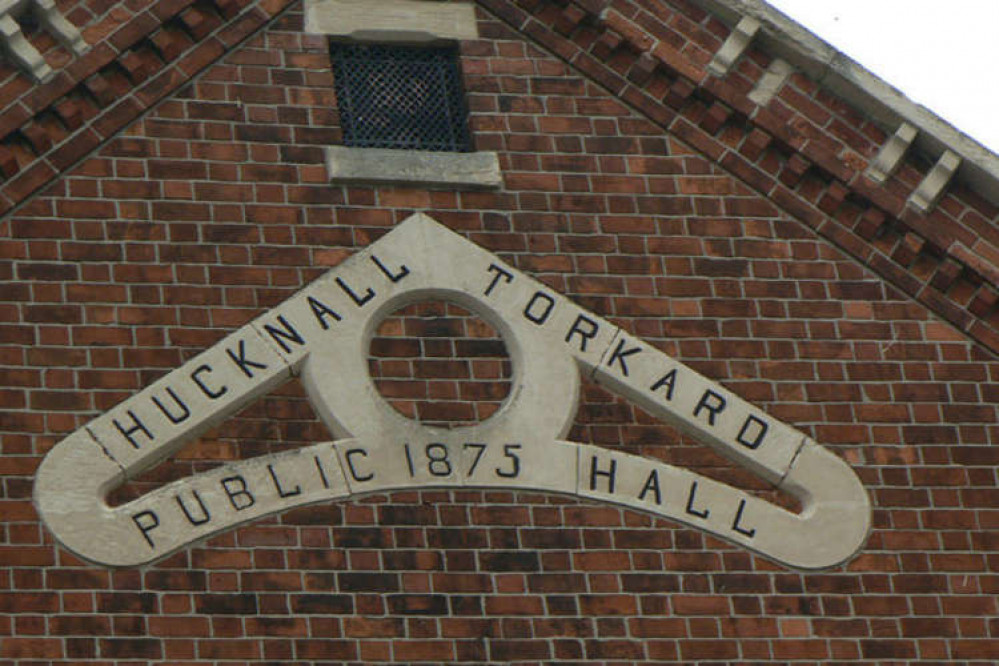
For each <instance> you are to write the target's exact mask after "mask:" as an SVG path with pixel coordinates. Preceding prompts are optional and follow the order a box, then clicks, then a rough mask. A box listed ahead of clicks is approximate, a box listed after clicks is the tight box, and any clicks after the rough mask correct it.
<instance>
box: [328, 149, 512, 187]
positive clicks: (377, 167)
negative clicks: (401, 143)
mask: <svg viewBox="0 0 999 666" xmlns="http://www.w3.org/2000/svg"><path fill="white" fill-rule="evenodd" d="M326 168H327V172H328V173H329V177H330V181H331V182H333V183H345V184H360V185H365V184H369V185H370V184H375V185H378V184H389V185H419V186H425V187H467V188H470V189H496V188H499V187H501V186H502V185H503V176H502V174H501V173H500V166H499V157H498V156H497V154H496V153H494V152H476V153H448V152H431V151H423V150H394V149H389V148H356V147H351V146H328V147H327V148H326Z"/></svg>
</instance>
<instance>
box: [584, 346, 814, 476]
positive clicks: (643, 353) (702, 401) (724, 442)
mask: <svg viewBox="0 0 999 666" xmlns="http://www.w3.org/2000/svg"><path fill="white" fill-rule="evenodd" d="M594 379H596V381H597V382H598V383H600V384H602V385H604V386H607V387H608V388H610V389H611V390H612V391H614V392H615V393H618V394H620V395H623V396H625V397H626V398H628V399H629V400H630V401H632V402H634V403H635V404H637V405H639V406H641V407H642V409H644V410H645V411H647V412H649V413H650V414H652V415H653V416H655V417H657V418H661V419H663V420H664V421H666V422H668V423H671V424H673V425H675V426H676V427H678V428H680V429H681V430H683V431H684V432H685V433H687V434H689V435H691V436H693V437H695V438H696V439H697V440H699V441H701V442H703V443H705V444H707V445H709V446H711V447H712V448H713V449H715V450H716V451H718V453H720V454H721V455H723V456H725V457H726V458H729V459H730V460H733V461H735V462H736V463H738V464H739V465H742V466H744V467H747V468H749V469H751V470H752V471H753V472H754V473H756V474H758V475H759V476H761V477H762V478H764V479H766V480H767V481H769V482H771V483H774V484H776V483H778V482H779V481H780V480H781V479H782V478H784V475H785V474H786V473H787V470H788V468H789V467H790V465H791V461H792V460H793V459H794V456H795V455H796V454H797V452H798V449H799V448H800V447H801V445H802V443H803V442H804V439H805V436H804V435H803V434H801V433H800V432H797V431H796V430H794V429H793V428H791V427H790V426H788V425H786V424H784V423H782V422H781V421H779V420H778V419H775V418H773V417H772V416H769V415H768V414H766V413H765V412H763V411H762V410H760V409H758V408H756V407H754V406H752V405H750V404H749V403H748V402H746V401H745V400H743V399H742V398H740V397H739V396H737V395H736V394H734V393H733V392H731V391H729V390H728V389H726V388H725V387H724V386H721V385H720V384H718V383H716V382H713V381H711V380H709V379H707V378H706V377H704V376H702V375H700V374H698V373H697V372H695V371H693V370H691V369H690V368H688V367H687V366H685V365H683V364H681V363H679V362H677V361H676V360H674V359H672V358H670V356H669V355H667V354H665V353H664V352H662V351H660V350H658V349H656V348H655V347H653V346H652V345H650V344H648V343H646V342H643V341H642V340H639V339H638V338H634V337H632V336H630V335H628V334H626V333H624V332H622V333H621V334H620V335H619V336H618V338H617V340H616V341H615V343H614V345H613V349H611V350H610V352H609V354H608V355H607V356H606V357H605V359H604V361H603V362H602V363H601V365H600V368H599V369H598V370H597V372H596V374H595V375H594ZM754 445H755V446H754Z"/></svg>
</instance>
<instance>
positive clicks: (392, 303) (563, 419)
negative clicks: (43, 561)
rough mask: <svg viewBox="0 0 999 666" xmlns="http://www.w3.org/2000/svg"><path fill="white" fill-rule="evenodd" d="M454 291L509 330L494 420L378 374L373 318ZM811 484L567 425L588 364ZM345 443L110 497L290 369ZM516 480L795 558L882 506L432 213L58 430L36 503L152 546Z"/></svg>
mask: <svg viewBox="0 0 999 666" xmlns="http://www.w3.org/2000/svg"><path fill="white" fill-rule="evenodd" d="M428 299H443V300H450V301H454V302H455V303H457V304H459V305H461V306H463V307H465V308H467V309H469V310H471V311H473V312H475V313H477V314H479V315H480V316H481V317H482V318H483V319H485V320H486V321H488V322H490V323H492V324H493V325H494V326H495V327H496V328H497V329H498V330H499V331H500V333H501V335H502V336H503V339H504V341H505V343H506V345H507V348H508V350H509V352H510V356H511V358H512V361H513V365H514V367H515V373H514V377H513V389H512V391H511V394H510V397H509V398H508V399H507V401H506V402H505V403H504V404H503V405H502V407H501V408H500V409H499V411H497V412H496V413H495V414H493V415H492V416H491V417H490V418H488V419H486V420H485V421H483V422H481V423H478V424H475V425H472V426H466V427H461V428H454V429H442V428H432V427H427V426H424V425H422V424H420V423H418V422H416V421H412V420H410V419H407V418H406V417H404V416H402V415H401V414H399V413H398V412H396V411H395V410H394V409H393V408H392V407H391V406H390V405H389V404H388V402H387V401H386V400H385V399H384V398H383V397H382V396H381V394H379V392H378V391H377V389H376V388H375V385H374V382H373V381H372V380H371V377H370V376H369V374H368V368H367V357H368V346H369V344H370V340H371V336H372V335H373V333H374V331H375V330H376V329H377V326H378V324H379V322H380V321H381V320H382V319H384V317H386V316H387V315H389V314H391V313H392V312H394V311H396V310H397V309H399V308H401V307H404V306H405V305H408V304H411V303H414V302H418V301H422V300H428ZM581 370H582V371H585V372H587V373H589V374H591V375H592V376H593V377H594V378H595V379H596V380H597V381H598V382H599V383H601V384H603V385H604V386H606V387H607V388H609V389H610V390H611V391H613V392H615V393H617V394H619V395H621V396H623V397H625V398H627V399H629V400H631V401H633V402H634V403H636V404H638V405H639V406H641V407H642V408H643V409H645V410H646V411H648V412H649V413H650V414H652V415H653V416H657V417H659V418H662V419H664V420H666V421H668V422H670V423H672V424H674V425H676V426H677V427H679V428H681V429H683V430H684V431H685V432H688V433H690V434H691V435H693V436H694V437H697V438H699V439H700V440H702V441H704V442H705V443H707V444H708V445H710V446H712V447H714V448H715V449H716V450H717V451H719V452H720V453H722V454H723V455H726V456H728V457H729V458H731V459H732V460H734V461H735V462H736V463H738V464H740V465H743V466H744V467H746V468H748V469H750V470H752V471H753V472H754V473H756V474H757V475H759V476H761V477H762V478H764V479H766V480H768V481H770V482H771V483H773V484H774V485H775V486H778V487H779V488H780V489H781V490H785V491H787V492H789V493H791V494H792V495H794V496H795V497H796V498H798V500H799V501H800V502H801V504H802V506H803V510H802V512H801V513H800V514H795V513H792V512H789V511H787V510H785V509H783V508H781V507H779V506H777V505H774V504H770V503H768V502H766V501H764V500H762V499H760V498H758V497H754V496H753V495H751V494H749V493H747V492H745V491H742V490H739V489H736V488H732V487H729V486H727V485H725V484H722V483H719V482H717V481H713V480H711V479H707V478H705V477H701V476H699V475H698V474H695V473H694V472H691V471H688V470H683V469H679V468H676V467H672V466H670V465H666V464H664V463H662V462H660V461H656V460H650V459H646V458H642V457H639V456H635V455H631V454H627V453H624V452H620V451H613V450H609V449H604V448H600V447H596V446H592V445H587V444H577V443H573V442H565V441H563V440H562V438H563V437H564V435H565V433H566V432H567V431H568V429H569V427H570V426H571V424H572V421H573V416H574V413H575V409H576V403H577V400H578V390H579V372H580V371H581ZM299 373H300V374H301V377H302V380H303V384H304V386H305V388H306V393H307V395H308V397H309V400H310V401H311V402H312V404H313V406H314V407H315V409H316V412H317V413H318V414H319V416H320V418H321V419H322V420H323V421H324V422H325V423H326V424H327V425H328V426H329V428H330V429H331V431H332V432H333V433H334V436H335V437H336V438H337V441H336V442H328V443H324V444H316V445H314V446H310V447H306V448H303V449H299V450H296V451H292V452H285V453H280V454H273V455H265V456H260V457H257V458H253V459H250V460H246V461H240V462H237V463H233V464H230V465H226V466H224V467H221V468H218V469H215V470H211V471H209V472H205V473H202V474H198V475H195V476H193V477H191V478H188V479H183V480H180V481H176V482H174V483H171V484H168V485H166V486H164V487H162V488H160V489H158V490H156V491H154V492H152V493H149V494H147V495H145V496H143V497H141V498H139V499H137V500H135V501H132V502H129V503H127V504H125V505H123V506H120V507H115V508H111V507H109V506H108V505H107V503H106V502H105V499H104V498H105V496H106V494H107V493H108V492H109V491H110V490H112V489H113V488H114V487H115V486H117V485H119V484H120V483H122V482H123V481H124V480H125V479H126V478H129V477H134V476H136V475H138V474H140V473H141V472H143V471H144V470H147V469H149V468H150V467H152V466H153V465H155V464H156V463H157V462H159V461H160V460H162V459H163V458H164V457H166V456H168V455H170V454H171V453H173V452H174V451H176V450H177V448H178V447H180V446H181V445H183V444H184V443H186V442H188V441H190V440H191V439H193V438H194V437H196V436H197V435H198V434H199V433H200V432H202V431H203V430H204V429H205V428H207V427H209V426H211V425H213V424H216V423H218V422H219V421H220V420H221V419H223V418H225V417H226V416H228V415H230V414H232V413H234V412H235V411H236V410H237V409H239V408H241V407H242V406H244V405H246V404H248V403H249V402H250V401H251V400H253V399H255V398H258V397H260V396H263V395H264V394H266V393H267V392H269V391H271V390H272V389H273V388H275V387H276V386H278V385H279V384H280V383H281V382H283V381H284V380H286V379H288V378H289V377H291V376H292V375H293V374H299ZM463 487H476V488H507V489H511V490H517V489H522V490H535V491H542V492H552V493H558V494H563V495H570V496H578V497H581V498H584V499H589V500H598V501H604V502H611V503H614V504H617V505H621V506H625V507H629V508H633V509H636V510H640V511H645V512H648V513H652V514H654V515H657V516H663V517H666V518H670V519H672V520H677V521H680V522H682V523H685V524H687V525H690V526H692V527H695V528H697V529H702V530H704V531H706V532H709V533H711V534H714V535H716V536H718V537H720V538H723V539H727V540H729V541H732V542H733V543H737V544H740V545H742V546H745V547H747V548H750V549H752V550H754V551H756V552H758V553H761V554H763V555H765V556H767V557H770V558H773V559H775V560H777V561H778V562H782V563H784V564H787V565H789V566H794V567H799V568H803V569H819V568H823V567H829V566H834V565H836V564H839V563H841V562H843V561H844V560H846V559H848V558H849V557H850V556H851V555H852V554H853V553H855V552H856V551H857V549H859V548H860V547H861V545H862V544H863V542H864V540H865V539H866V536H867V532H868V529H869V526H870V505H869V502H868V499H867V495H866V493H865V492H864V489H863V487H862V486H861V484H860V482H859V480H858V479H857V478H856V475H854V473H853V471H852V470H851V469H850V468H849V466H847V465H846V463H844V462H843V461H842V460H840V459H839V458H837V457H836V456H834V455H832V454H831V453H829V452H827V451H825V450H824V449H822V448H821V447H820V446H818V445H817V444H815V443H814V442H810V441H808V440H806V438H805V437H804V435H802V434H801V433H799V432H797V431H796V430H794V429H793V428H791V427H790V426H788V425H786V424H784V423H781V422H780V421H778V420H777V419H774V418H773V417H771V416H769V415H768V414H766V413H765V412H763V411H762V410H760V409H757V408H756V407H753V406H752V405H750V404H749V403H747V402H746V401H744V400H742V399H741V398H739V397H738V396H736V395H735V394H733V393H732V392H731V391H729V390H728V389H726V388H725V387H723V386H720V385H719V384H717V383H715V382H712V381H711V380H709V379H707V378H705V377H703V376H701V375H699V374H698V373H696V372H694V371H693V370H691V369H690V368H687V367H686V366H684V365H683V364H681V363H679V362H677V361H676V360H674V359H672V358H670V357H669V356H667V355H666V354H664V353H662V352H660V351H659V350H657V349H655V348H654V347H652V346H651V345H649V344H647V343H645V342H643V341H641V340H639V339H637V338H634V337H632V336H631V335H629V334H628V333H626V332H624V331H623V330H621V329H619V328H618V327H616V326H614V325H612V324H610V323H609V322H607V321H606V320H604V319H602V318H600V317H598V316H596V315H594V314H593V313H590V312H587V311H586V310H583V309H582V308H580V307H579V306H578V305H575V304H574V303H572V302H571V301H569V300H568V299H566V298H565V297H564V296H561V295H559V294H557V293H555V292H553V291H552V290H551V289H549V288H548V287H545V286H544V285H542V284H541V283H539V282H537V281H536V280H533V279H531V278H530V277H528V276H526V275H524V274H523V273H521V272H519V271H517V270H516V269H514V268H513V267H511V266H509V265H507V264H505V263H503V262H502V261H501V260H500V259H498V258H497V257H496V256H495V255H493V254H492V253H489V252H487V251H485V250H483V249H482V248H480V247H478V246H476V245H474V244H473V243H470V242H468V241H467V240H465V239H464V238H462V237H461V236H459V235H457V234H455V233H453V232H451V231H450V230H448V229H447V228H445V227H443V226H442V225H440V224H438V223H436V222H434V221H433V220H432V219H430V218H429V217H426V216H424V215H414V216H413V217H411V218H409V219H408V220H407V221H406V222H404V223H403V224H401V225H400V226H399V227H398V228H396V229H395V230H393V231H392V232H391V233H389V234H387V235H386V236H384V237H383V238H382V239H380V240H379V241H378V242H377V243H375V244H373V245H372V246H370V247H369V248H367V249H366V250H364V251H362V252H359V253H357V254H356V255H355V256H353V257H351V258H350V259H349V260H348V261H346V262H344V263H343V264H342V265H340V266H338V267H337V268H335V269H333V270H331V271H330V272H329V273H328V274H326V275H325V276H323V277H322V278H320V279H319V280H317V281H315V282H314V283H313V284H311V285H309V286H308V287H307V288H305V289H304V290H302V291H300V292H299V293H297V294H296V295H295V296H293V297H292V298H290V299H288V300H287V301H285V302H284V303H282V304H281V305H279V306H277V307H276V308H274V309H272V310H271V311H270V312H267V313H266V314H264V315H261V316H260V317H258V318H256V319H255V320H254V321H253V322H251V323H250V324H247V325H246V326H244V327H242V328H241V329H239V330H238V331H236V332H234V333H233V334H231V335H230V336H228V337H227V338H225V339H224V340H222V341H221V342H219V343H218V344H216V345H215V346H214V347H212V348H211V349H209V350H207V351H205V352H203V353H202V354H200V355H199V356H197V357H196V358H194V359H193V360H192V361H190V362H188V363H186V364H185V365H184V366H182V367H181V368H179V369H177V370H175V371H173V372H171V373H169V374H168V375H167V376H165V377H163V378H162V379H160V380H159V381H157V382H156V383H154V384H153V385H152V386H150V387H149V388H148V389H146V390H144V391H142V392H140V393H139V394H137V395H135V396H134V397H132V398H129V399H128V400H126V401H125V402H123V403H122V404H121V405H119V406H118V407H115V408H114V409H112V410H111V411H109V412H108V413H107V414H105V415H103V416H101V417H98V418H97V419H95V420H94V421H93V422H92V423H91V424H89V425H88V426H87V427H86V428H85V429H84V430H81V431H79V432H77V433H75V434H74V435H72V436H71V437H69V438H67V439H66V440H64V441H63V442H61V443H59V444H58V445H57V446H56V447H55V448H54V449H53V450H52V451H51V452H50V454H49V456H48V457H47V458H46V460H45V462H44V463H43V465H42V468H41V470H40V471H39V475H38V480H37V483H36V504H37V506H38V509H39V513H40V514H41V515H42V517H43V518H44V520H45V521H46V524H47V525H48V526H49V528H50V529H51V530H52V531H53V533H54V534H55V535H56V538H58V539H59V540H60V541H61V542H62V543H63V544H64V545H65V546H66V547H67V548H69V549H71V550H72V551H73V552H75V553H77V554H78V555H80V556H81V557H84V558H86V559H89V560H91V561H94V562H99V563H102V564H107V565H110V566H127V565H137V564H144V563H147V562H150V561H154V560H156V559H159V558H162V557H164V556H166V555H168V554H169V553H171V552H173V551H175V550H177V549H178V548H181V547H184V546H185V545H187V544H190V543H192V542H194V541H196V540H198V539H202V538H204V537H207V536H209V535H211V534H215V533H217V532H219V531H221V530H224V529H228V528H230V527H233V526H234V525H238V524H240V523H244V522H247V521H250V520H255V519H257V518H261V517H263V516H267V515H270V514H273V513H276V512H280V511H284V510H287V509H290V508H293V507H296V506H302V505H305V504H311V503H315V502H321V501H331V500H341V499H346V498H348V497H356V496H363V495H368V494H372V493H382V492H388V491H393V490H407V489H418V488H463Z"/></svg>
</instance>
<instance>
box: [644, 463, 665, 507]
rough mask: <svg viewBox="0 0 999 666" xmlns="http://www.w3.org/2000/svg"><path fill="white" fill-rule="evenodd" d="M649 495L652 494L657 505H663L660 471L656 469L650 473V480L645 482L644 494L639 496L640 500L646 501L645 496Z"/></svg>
mask: <svg viewBox="0 0 999 666" xmlns="http://www.w3.org/2000/svg"><path fill="white" fill-rule="evenodd" d="M649 493H652V498H653V500H655V503H656V504H662V503H663V495H662V491H660V490H659V471H658V470H655V469H654V470H652V471H651V472H649V478H647V479H646V480H645V485H644V486H642V492H641V493H640V494H639V495H638V499H639V500H641V501H644V500H645V496H646V495H648V494H649Z"/></svg>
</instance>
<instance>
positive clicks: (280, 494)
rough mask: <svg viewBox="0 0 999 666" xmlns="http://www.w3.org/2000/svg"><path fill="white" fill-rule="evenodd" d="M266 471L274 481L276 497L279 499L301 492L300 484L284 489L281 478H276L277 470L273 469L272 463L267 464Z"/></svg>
mask: <svg viewBox="0 0 999 666" xmlns="http://www.w3.org/2000/svg"><path fill="white" fill-rule="evenodd" d="M267 471H268V472H269V473H270V475H271V481H273V482H274V489H275V490H276V491H277V494H278V497H280V498H281V499H284V498H286V497H294V496H295V495H301V494H302V486H295V487H294V488H293V489H292V490H286V489H285V488H284V487H283V486H282V485H281V480H280V479H279V478H278V475H277V472H275V471H274V465H267Z"/></svg>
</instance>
